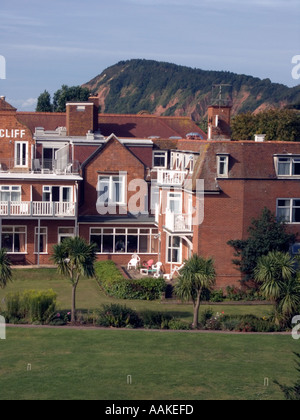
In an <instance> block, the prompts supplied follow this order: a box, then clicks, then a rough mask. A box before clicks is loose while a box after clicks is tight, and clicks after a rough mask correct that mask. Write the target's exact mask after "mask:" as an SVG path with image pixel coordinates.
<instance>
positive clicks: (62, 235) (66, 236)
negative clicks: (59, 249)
mask: <svg viewBox="0 0 300 420" xmlns="http://www.w3.org/2000/svg"><path fill="white" fill-rule="evenodd" d="M60 229H73V233H60V232H59V231H60ZM57 237H58V243H59V244H61V238H62V237H65V238H74V237H75V227H74V226H59V227H58V229H57Z"/></svg>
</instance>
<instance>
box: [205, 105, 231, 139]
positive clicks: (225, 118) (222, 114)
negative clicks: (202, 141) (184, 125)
mask: <svg viewBox="0 0 300 420" xmlns="http://www.w3.org/2000/svg"><path fill="white" fill-rule="evenodd" d="M230 119H231V106H222V105H211V106H209V107H208V112H207V120H208V140H230V139H231V129H230Z"/></svg>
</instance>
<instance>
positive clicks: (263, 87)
mask: <svg viewBox="0 0 300 420" xmlns="http://www.w3.org/2000/svg"><path fill="white" fill-rule="evenodd" d="M215 84H227V85H230V90H231V95H232V106H233V107H232V115H236V114H238V113H241V112H247V111H250V112H254V113H256V112H259V111H261V110H266V109H270V108H274V107H285V106H286V105H290V104H293V103H298V102H300V86H297V87H294V88H288V87H287V86H284V85H280V84H276V83H271V81H270V80H269V79H265V80H261V79H258V78H254V77H252V76H246V75H238V74H234V73H230V72H225V71H204V70H200V69H192V68H189V67H184V66H178V65H175V64H170V63H164V62H157V61H152V60H129V61H121V62H119V63H117V64H115V65H113V66H111V67H109V68H107V69H106V70H104V71H103V72H102V73H101V74H100V75H98V76H96V77H95V78H93V79H92V80H91V81H89V82H87V83H85V84H84V85H83V86H84V87H88V88H89V89H90V90H91V91H93V93H94V94H96V95H97V96H98V97H99V102H100V107H101V112H103V113H118V114H137V113H139V112H149V113H151V114H155V115H166V116H168V115H175V116H184V115H187V116H191V117H192V118H193V120H194V121H200V120H201V119H202V118H203V117H205V116H206V113H207V107H208V105H209V104H210V102H211V99H212V86H213V85H215Z"/></svg>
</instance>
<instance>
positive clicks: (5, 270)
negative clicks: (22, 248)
mask: <svg viewBox="0 0 300 420" xmlns="http://www.w3.org/2000/svg"><path fill="white" fill-rule="evenodd" d="M11 280H12V271H11V262H10V260H9V257H8V255H7V251H6V249H5V248H1V249H0V287H1V289H4V287H6V285H7V283H8V282H9V281H11Z"/></svg>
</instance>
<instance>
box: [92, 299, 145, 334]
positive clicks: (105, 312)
mask: <svg viewBox="0 0 300 420" xmlns="http://www.w3.org/2000/svg"><path fill="white" fill-rule="evenodd" d="M96 324H97V325H100V326H102V327H115V328H126V327H127V328H138V327H141V326H142V320H141V319H140V317H139V316H138V314H137V312H136V311H134V310H133V309H130V308H127V307H126V306H122V305H118V304H114V303H112V304H110V305H103V306H102V310H100V312H99V315H98V319H97V321H96Z"/></svg>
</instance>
